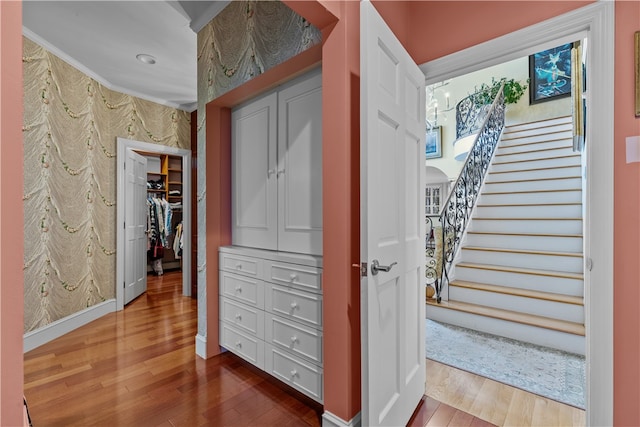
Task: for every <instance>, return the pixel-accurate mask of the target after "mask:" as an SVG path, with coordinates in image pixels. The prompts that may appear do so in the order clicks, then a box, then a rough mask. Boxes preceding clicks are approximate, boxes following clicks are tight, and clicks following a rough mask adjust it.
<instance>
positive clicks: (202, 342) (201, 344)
mask: <svg viewBox="0 0 640 427" xmlns="http://www.w3.org/2000/svg"><path fill="white" fill-rule="evenodd" d="M196 355H198V356H200V357H202V358H203V359H206V358H207V337H203V336H202V335H200V334H198V335H196Z"/></svg>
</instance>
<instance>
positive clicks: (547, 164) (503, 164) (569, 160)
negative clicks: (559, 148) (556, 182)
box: [491, 155, 580, 172]
mask: <svg viewBox="0 0 640 427" xmlns="http://www.w3.org/2000/svg"><path fill="white" fill-rule="evenodd" d="M495 162H497V163H495ZM579 164H580V156H574V155H571V156H570V157H554V158H551V159H540V160H530V161H526V162H514V161H513V160H511V161H507V160H502V159H499V158H496V159H494V163H493V165H492V166H491V171H495V172H502V171H518V170H522V169H537V168H555V167H558V166H576V165H579Z"/></svg>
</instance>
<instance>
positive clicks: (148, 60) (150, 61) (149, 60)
mask: <svg viewBox="0 0 640 427" xmlns="http://www.w3.org/2000/svg"><path fill="white" fill-rule="evenodd" d="M136 59H137V60H138V61H140V62H144V63H145V64H149V65H153V64H155V63H156V58H154V57H153V56H151V55H147V54H146V53H139V54H137V55H136Z"/></svg>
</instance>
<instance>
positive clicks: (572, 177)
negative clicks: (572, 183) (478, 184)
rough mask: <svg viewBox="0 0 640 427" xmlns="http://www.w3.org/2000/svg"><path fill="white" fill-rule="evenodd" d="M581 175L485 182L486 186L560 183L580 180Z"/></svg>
mask: <svg viewBox="0 0 640 427" xmlns="http://www.w3.org/2000/svg"><path fill="white" fill-rule="evenodd" d="M580 178H581V177H580V175H574V176H559V177H557V178H531V179H513V180H509V181H485V182H484V183H485V184H513V183H522V182H537V181H558V180H561V179H580Z"/></svg>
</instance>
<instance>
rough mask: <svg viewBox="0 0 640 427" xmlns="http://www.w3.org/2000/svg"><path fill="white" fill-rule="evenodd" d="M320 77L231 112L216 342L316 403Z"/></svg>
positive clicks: (319, 381)
mask: <svg viewBox="0 0 640 427" xmlns="http://www.w3.org/2000/svg"><path fill="white" fill-rule="evenodd" d="M321 83H322V79H321V74H320V70H316V71H312V72H310V73H309V74H306V75H304V76H301V77H298V78H296V79H295V80H293V81H291V82H289V83H286V84H284V85H282V86H280V87H278V88H277V89H276V90H274V91H272V92H270V93H268V94H266V95H263V96H260V97H259V98H256V99H253V100H252V101H250V102H248V103H246V104H244V105H241V106H240V107H238V108H236V109H234V110H233V112H232V115H231V120H232V128H231V131H232V135H231V137H232V214H231V216H232V227H231V231H232V243H233V245H232V246H227V247H221V248H220V253H219V255H220V295H219V298H220V345H221V346H222V347H224V348H226V349H227V350H229V351H231V352H233V353H235V354H236V355H238V356H240V357H242V358H243V359H245V360H247V361H248V362H250V363H252V364H253V365H255V366H257V367H258V368H260V369H262V370H264V371H266V372H267V373H269V374H271V375H273V376H274V377H276V378H278V379H280V380H281V381H283V382H284V383H286V384H288V385H290V386H291V387H294V388H296V389H297V390H299V391H301V392H302V393H304V394H306V395H307V396H309V397H311V398H312V399H315V400H317V401H318V402H322V401H323V399H324V397H323V393H324V392H323V388H324V385H323V360H322V358H323V348H322V347H323V338H322V328H323V319H322V316H323V314H322V84H321Z"/></svg>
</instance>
